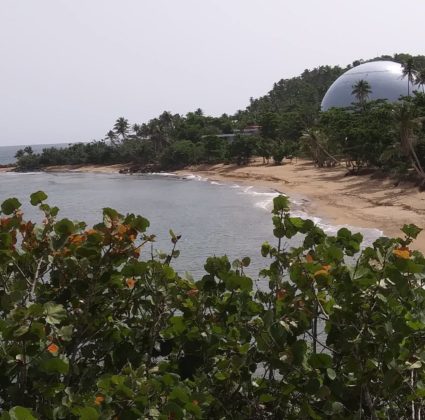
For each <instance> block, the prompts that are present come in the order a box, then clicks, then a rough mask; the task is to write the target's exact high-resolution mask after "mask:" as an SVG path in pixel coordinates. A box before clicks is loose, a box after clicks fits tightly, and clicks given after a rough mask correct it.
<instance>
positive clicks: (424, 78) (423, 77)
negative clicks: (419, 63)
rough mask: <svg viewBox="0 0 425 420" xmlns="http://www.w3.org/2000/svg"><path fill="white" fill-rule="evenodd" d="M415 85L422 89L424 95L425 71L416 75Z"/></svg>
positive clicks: (422, 70)
mask: <svg viewBox="0 0 425 420" xmlns="http://www.w3.org/2000/svg"><path fill="white" fill-rule="evenodd" d="M415 83H416V84H417V85H419V86H421V87H422V93H425V89H424V87H425V69H421V70H419V71H418V73H417V74H416V78H415Z"/></svg>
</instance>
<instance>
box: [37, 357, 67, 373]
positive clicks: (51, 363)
mask: <svg viewBox="0 0 425 420" xmlns="http://www.w3.org/2000/svg"><path fill="white" fill-rule="evenodd" d="M39 368H40V370H41V371H42V372H46V373H50V374H61V375H65V374H67V373H68V371H69V363H68V361H67V360H63V359H59V358H58V357H55V358H52V359H47V360H43V361H41V362H40V364H39Z"/></svg>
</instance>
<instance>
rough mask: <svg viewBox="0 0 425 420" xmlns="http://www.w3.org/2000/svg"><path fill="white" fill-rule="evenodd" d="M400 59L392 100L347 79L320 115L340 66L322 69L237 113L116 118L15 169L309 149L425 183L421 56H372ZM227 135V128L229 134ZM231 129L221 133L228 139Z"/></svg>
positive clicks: (147, 164)
mask: <svg viewBox="0 0 425 420" xmlns="http://www.w3.org/2000/svg"><path fill="white" fill-rule="evenodd" d="M382 59H385V60H395V61H398V62H400V63H402V64H403V68H404V77H405V79H406V83H407V82H408V81H410V82H411V83H412V84H413V85H414V87H415V88H414V92H412V93H411V95H410V96H409V97H405V98H403V100H401V101H399V102H397V103H395V104H390V103H386V102H384V101H370V100H368V96H369V94H370V92H371V91H373V86H369V84H368V83H367V82H366V81H361V80H359V82H358V83H357V84H356V85H355V86H353V105H352V107H351V108H348V109H332V110H329V111H327V112H320V103H321V100H322V98H323V96H324V94H325V93H326V91H327V89H328V88H329V86H330V85H331V84H332V83H333V82H334V81H335V79H336V78H338V77H339V76H340V75H341V74H342V73H343V72H344V71H346V70H347V69H348V68H350V67H352V66H356V65H359V64H361V63H362V62H363V61H362V60H357V61H355V62H353V64H352V65H350V66H348V67H346V68H344V69H343V68H340V67H330V66H321V67H318V68H316V69H313V70H305V71H304V72H303V73H302V74H301V75H300V76H299V77H294V78H291V79H282V80H280V81H279V82H277V83H275V84H274V86H273V89H272V90H271V91H270V92H269V93H268V94H267V95H265V96H263V97H261V98H258V99H253V98H251V100H250V104H249V105H248V107H247V108H246V109H245V110H240V111H238V112H236V113H235V114H234V115H226V114H223V115H222V116H220V117H211V116H206V115H204V114H203V112H202V110H200V109H198V110H196V111H194V112H189V113H188V114H186V115H184V116H182V115H179V114H172V113H170V112H167V111H165V112H163V113H162V114H161V115H160V116H158V117H157V118H154V119H152V120H150V121H148V122H145V123H141V124H139V123H135V124H133V125H132V124H130V123H129V121H128V120H126V119H125V118H123V117H121V118H119V119H118V120H117V121H116V123H115V125H114V127H113V128H112V129H111V130H110V131H109V132H108V133H107V135H106V137H105V138H104V139H102V140H97V141H93V142H91V143H79V144H72V145H70V146H69V147H68V148H65V149H60V150H58V149H55V148H46V149H45V150H44V151H43V152H42V153H41V154H34V153H32V150H31V148H26V149H23V150H20V151H19V152H18V154H17V159H18V161H17V165H18V170H34V169H37V168H42V167H43V166H48V165H62V164H111V163H129V164H132V165H133V166H134V169H135V170H147V171H148V170H150V169H152V168H155V169H168V168H180V167H184V166H186V165H189V164H196V163H216V162H236V163H237V164H241V165H242V164H246V163H248V162H249V160H250V158H251V157H252V156H253V155H258V156H262V157H263V158H264V161H265V162H269V160H270V159H271V158H273V162H274V163H276V164H281V163H282V161H283V158H284V157H287V156H294V155H298V156H308V157H310V158H312V159H313V161H314V162H315V163H316V164H317V165H319V166H327V165H335V164H341V163H343V164H346V165H347V166H348V168H349V169H350V170H351V171H352V172H356V171H358V170H359V169H361V168H363V167H370V168H378V169H380V170H382V171H384V172H387V173H390V174H395V175H397V176H399V177H400V176H411V177H412V178H414V179H416V180H418V181H419V182H420V183H423V180H424V179H425V172H424V170H423V166H424V164H425V132H424V126H423V120H424V118H425V107H424V104H425V99H424V93H423V91H424V84H425V70H424V69H425V56H416V57H412V56H409V55H407V54H396V55H394V57H391V56H383V57H378V58H375V59H374V60H382ZM232 134H233V136H232V138H231V139H229V137H228V135H232ZM226 135H227V136H226Z"/></svg>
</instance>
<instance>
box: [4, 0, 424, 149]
mask: <svg viewBox="0 0 425 420" xmlns="http://www.w3.org/2000/svg"><path fill="white" fill-rule="evenodd" d="M424 16H425V2H424V1H423V0H411V1H410V2H405V1H402V0H321V1H319V0H291V1H289V0H0V57H1V61H0V145H13V144H16V145H18V144H36V143H59V142H68V141H84V140H91V139H94V138H101V137H103V136H104V134H105V133H106V132H107V131H108V129H109V128H110V127H111V126H112V125H113V123H114V121H115V119H116V118H117V117H120V116H124V117H126V118H128V119H129V120H130V121H131V122H132V123H134V122H144V121H146V120H148V119H150V118H153V117H155V116H156V115H158V114H159V113H161V112H162V111H163V110H168V111H171V112H173V113H181V114H185V113H186V112H188V111H192V110H194V109H196V108H198V107H199V108H202V109H203V110H204V111H205V112H206V113H208V114H212V115H220V114H222V113H223V112H227V113H233V112H235V111H236V110H237V109H243V108H244V107H245V106H246V105H247V104H248V101H249V97H251V96H253V97H258V96H261V95H264V94H265V93H267V92H268V91H269V90H270V89H271V88H272V86H273V83H274V82H277V81H278V80H280V79H281V78H287V77H292V76H297V75H299V74H300V73H301V72H302V71H303V70H304V69H306V68H313V67H317V66H319V65H322V64H330V65H335V64H340V65H346V64H348V63H351V62H352V61H353V60H355V59H359V58H364V59H366V58H371V57H374V56H376V55H381V54H393V53H395V52H409V53H411V54H425V50H424V36H425V29H424V25H423V21H424ZM421 48H422V49H421Z"/></svg>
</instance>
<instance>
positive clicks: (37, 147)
mask: <svg viewBox="0 0 425 420" xmlns="http://www.w3.org/2000/svg"><path fill="white" fill-rule="evenodd" d="M68 144H69V143H57V144H31V145H30V146H31V147H32V150H33V152H34V153H41V152H42V151H43V149H45V148H46V147H59V148H61V147H66V146H68ZM24 147H25V146H0V165H7V164H9V163H14V162H15V161H16V159H15V155H16V152H17V151H18V150H19V149H23V148H24Z"/></svg>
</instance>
